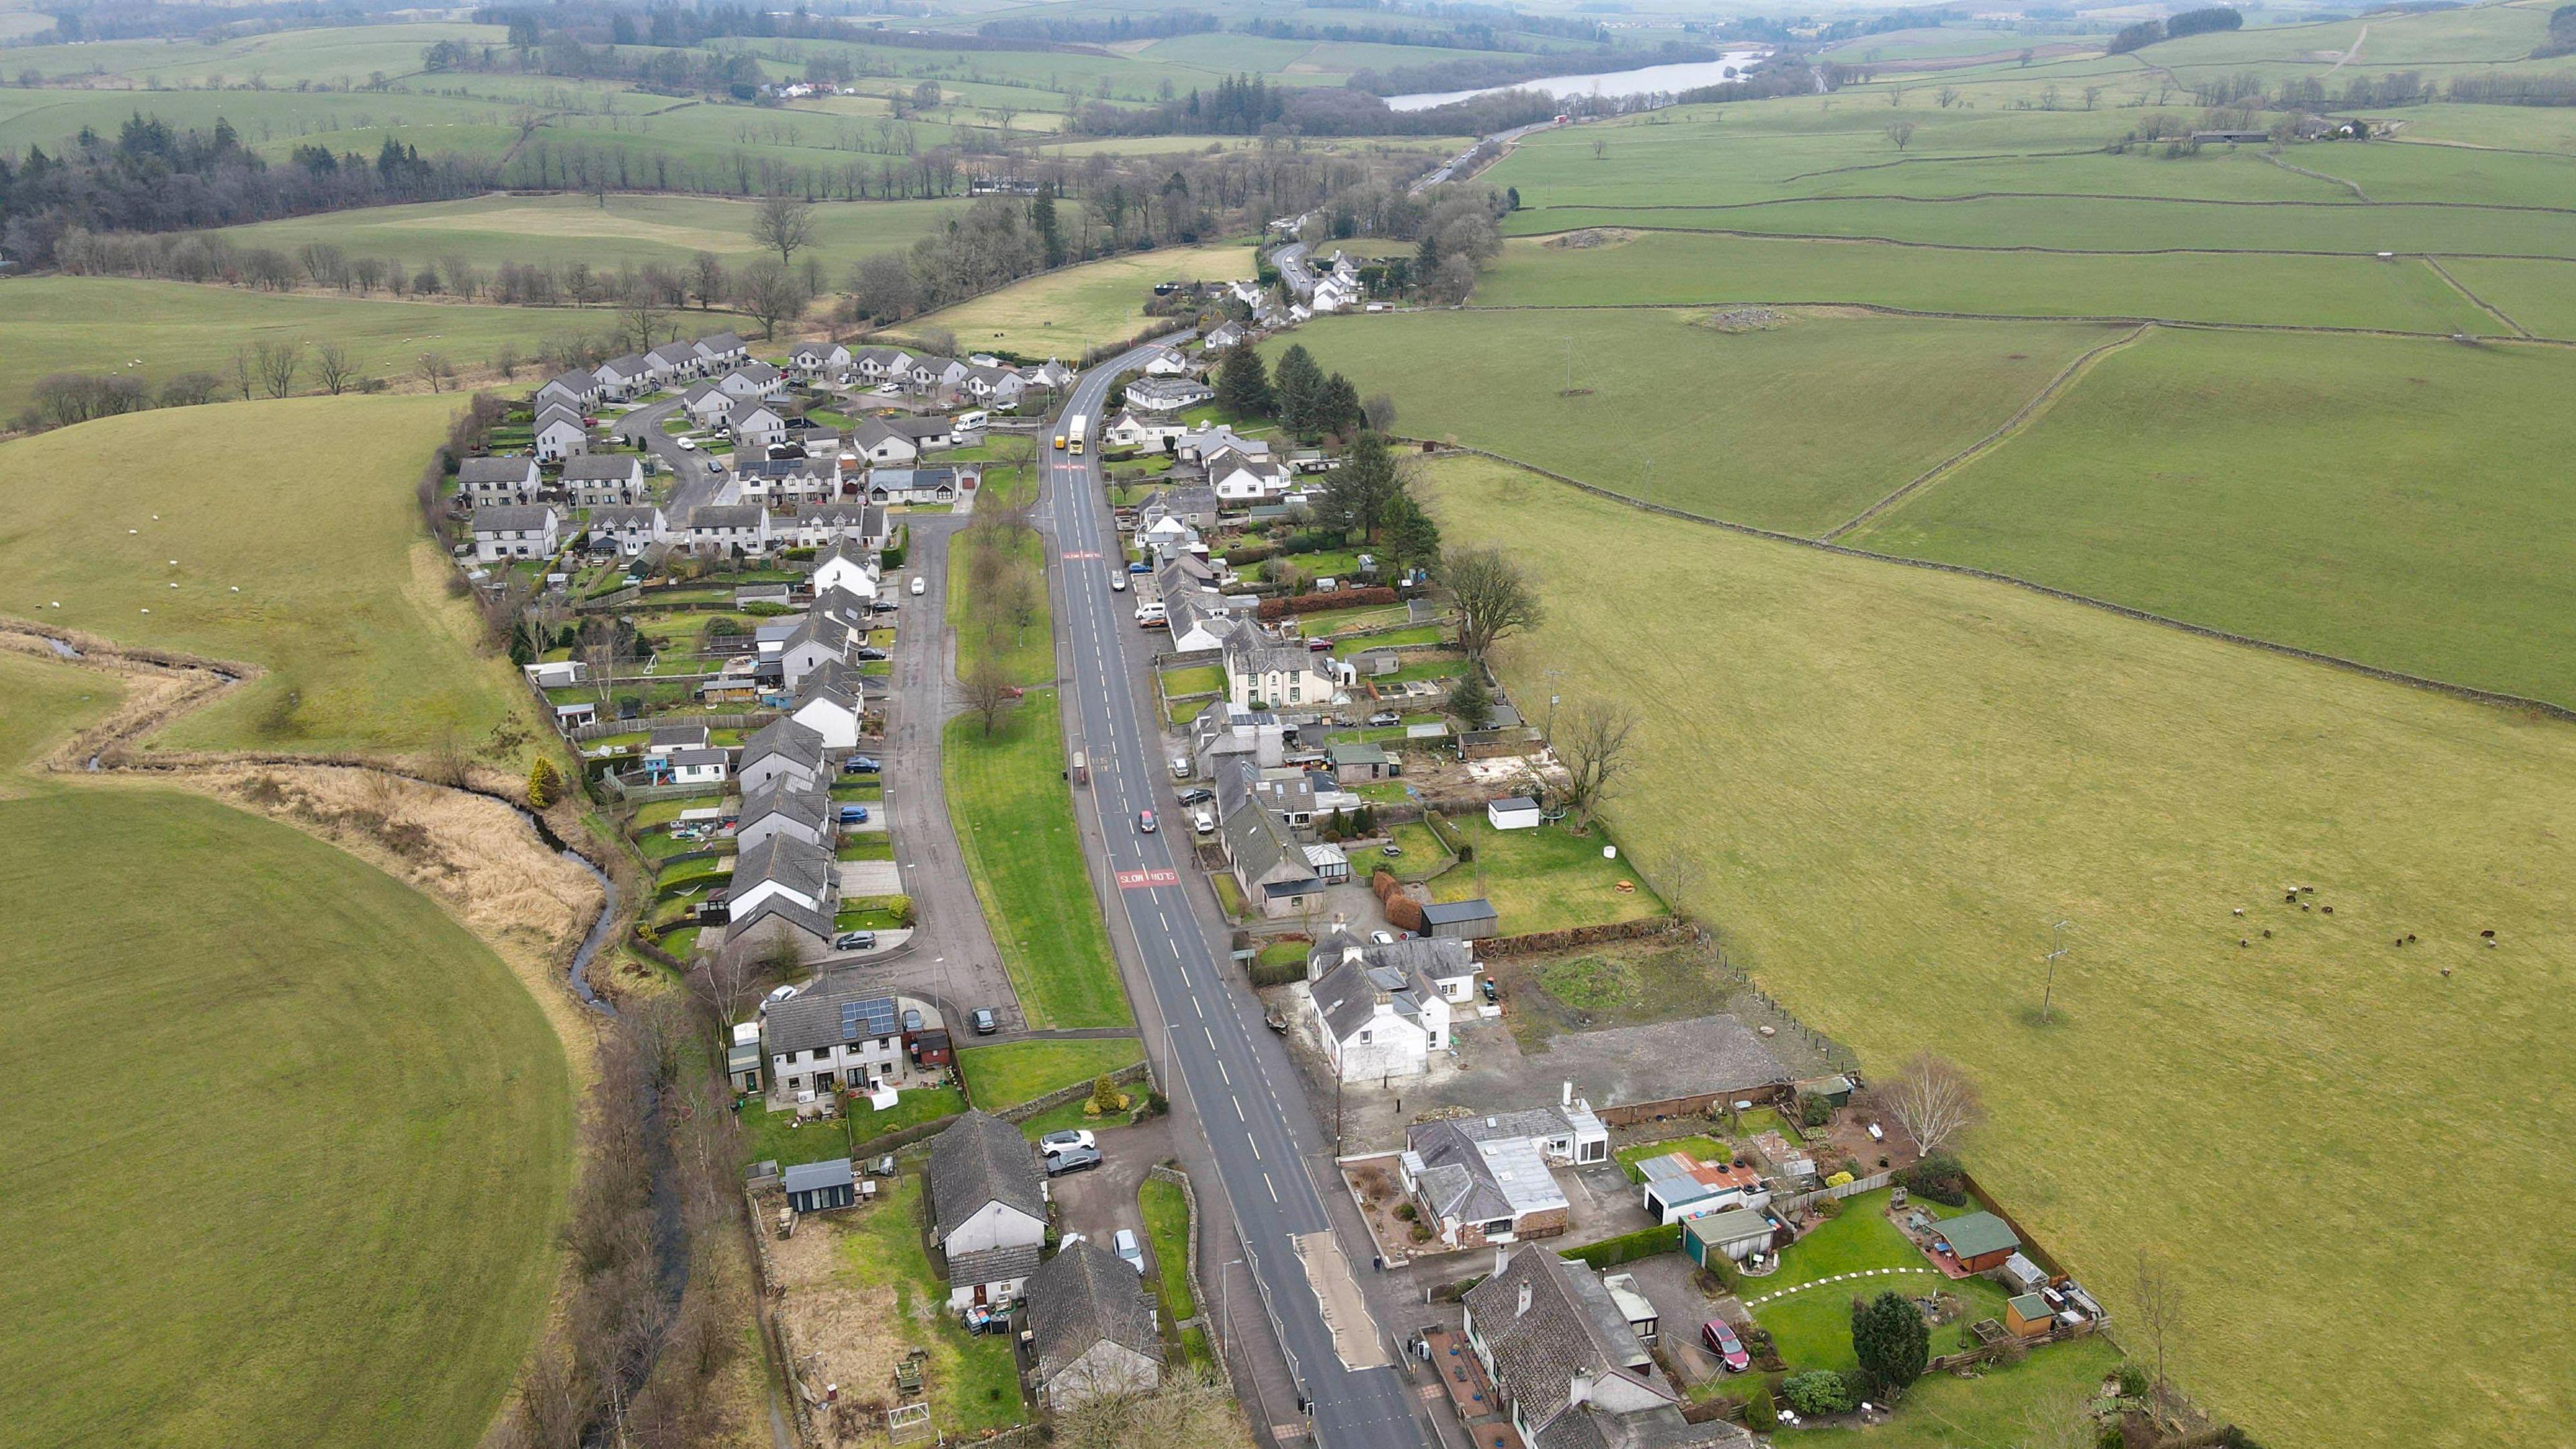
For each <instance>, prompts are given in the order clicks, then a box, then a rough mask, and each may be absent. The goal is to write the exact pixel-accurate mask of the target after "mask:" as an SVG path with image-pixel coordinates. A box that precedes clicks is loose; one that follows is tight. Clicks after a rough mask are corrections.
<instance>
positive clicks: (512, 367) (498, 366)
mask: <svg viewBox="0 0 2576 1449" xmlns="http://www.w3.org/2000/svg"><path fill="white" fill-rule="evenodd" d="M492 370H493V371H494V372H497V373H499V374H501V380H502V381H503V382H508V381H510V380H511V379H513V378H516V377H517V376H518V375H519V349H518V347H517V346H516V345H515V344H513V343H508V342H504V343H502V344H501V345H500V346H499V347H497V348H494V349H493V351H492Z"/></svg>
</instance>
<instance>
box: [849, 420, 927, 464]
mask: <svg viewBox="0 0 2576 1449" xmlns="http://www.w3.org/2000/svg"><path fill="white" fill-rule="evenodd" d="M850 451H851V452H853V453H855V454H857V455H858V456H860V457H862V458H865V459H866V460H867V461H868V462H870V463H871V464H874V465H876V466H878V467H887V466H894V467H910V466H911V465H912V463H913V462H914V460H916V459H918V458H919V457H920V456H921V445H920V444H919V443H916V442H914V441H913V440H912V437H911V435H910V434H907V433H899V432H896V431H895V430H894V429H893V428H890V427H888V426H886V424H885V421H884V420H883V419H881V418H862V419H860V420H859V423H858V425H857V426H856V427H853V428H852V429H850Z"/></svg>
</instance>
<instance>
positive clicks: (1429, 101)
mask: <svg viewBox="0 0 2576 1449" xmlns="http://www.w3.org/2000/svg"><path fill="white" fill-rule="evenodd" d="M1768 54H1770V52H1769V51H1767V50H1730V51H1727V52H1726V53H1725V54H1723V55H1720V56H1719V57H1718V58H1717V59H1715V60H1694V61H1687V62H1684V63H1682V64H1680V65H1649V66H1641V67H1639V68H1638V69H1636V70H1613V71H1604V72H1602V73H1601V74H1599V75H1555V76H1548V77H1546V78H1544V79H1541V80H1526V81H1522V82H1520V83H1518V84H1516V85H1508V86H1485V87H1483V88H1481V89H1478V90H1472V91H1424V92H1421V93H1420V94H1418V95H1410V96H1389V97H1387V98H1386V104H1387V109H1389V110H1394V111H1427V110H1429V109H1431V108H1432V107H1433V106H1448V105H1455V104H1457V103H1458V102H1460V101H1465V100H1473V99H1475V98H1476V97H1478V96H1490V95H1493V94H1495V93H1496V92H1498V91H1545V92H1547V93H1548V94H1549V95H1552V96H1556V97H1558V98H1559V99H1563V100H1572V99H1575V98H1576V97H1580V96H1646V95H1654V94H1657V93H1658V92H1668V91H1686V90H1691V89H1694V88H1696V87H1699V86H1713V85H1717V84H1720V83H1722V82H1723V81H1725V80H1726V78H1727V76H1726V72H1727V70H1728V68H1729V67H1732V68H1734V69H1736V70H1739V71H1741V70H1742V69H1744V68H1745V67H1746V66H1748V65H1751V64H1752V63H1753V62H1755V61H1757V60H1760V59H1761V58H1762V57H1763V56H1765V55H1768Z"/></svg>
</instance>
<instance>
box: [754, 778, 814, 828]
mask: <svg viewBox="0 0 2576 1449" xmlns="http://www.w3.org/2000/svg"><path fill="white" fill-rule="evenodd" d="M772 815H783V816H786V817H787V818H788V819H790V820H793V821H795V822H797V823H798V824H800V825H805V826H809V827H811V828H813V829H816V830H820V829H822V828H823V826H824V825H825V824H826V823H828V822H829V821H831V820H832V819H833V818H834V816H835V811H834V810H833V806H832V787H831V786H830V785H829V784H827V783H825V782H824V781H822V780H816V781H815V782H814V783H813V784H812V785H810V786H807V787H806V788H804V789H798V788H797V786H796V783H795V777H794V776H792V775H781V776H779V777H778V778H777V779H774V780H771V781H768V782H766V783H764V784H761V785H756V786H754V787H752V788H751V789H749V790H745V791H744V792H743V794H742V815H741V817H740V818H741V820H742V823H743V824H744V825H746V826H747V825H750V824H751V823H752V822H753V821H756V820H766V819H768V818H769V817H770V816H772Z"/></svg>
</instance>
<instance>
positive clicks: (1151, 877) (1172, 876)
mask: <svg viewBox="0 0 2576 1449" xmlns="http://www.w3.org/2000/svg"><path fill="white" fill-rule="evenodd" d="M1180 883H1181V873H1180V872H1179V871H1177V870H1122V871H1120V872H1118V888H1119V889H1120V890H1122V891H1144V890H1152V889H1153V888H1154V887H1156V886H1168V885H1179V884H1180Z"/></svg>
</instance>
